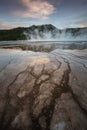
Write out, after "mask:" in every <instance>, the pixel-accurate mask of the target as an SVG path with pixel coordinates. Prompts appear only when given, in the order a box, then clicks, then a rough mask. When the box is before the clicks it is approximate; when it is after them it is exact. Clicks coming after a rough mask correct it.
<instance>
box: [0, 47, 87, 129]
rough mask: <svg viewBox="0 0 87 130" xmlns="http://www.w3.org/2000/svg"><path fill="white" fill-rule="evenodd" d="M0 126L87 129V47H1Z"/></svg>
mask: <svg viewBox="0 0 87 130" xmlns="http://www.w3.org/2000/svg"><path fill="white" fill-rule="evenodd" d="M0 130H87V50H82V51H79V50H73V51H71V50H59V49H56V50H54V51H52V52H50V53H41V52H40V53H39V52H31V51H21V50H11V49H7V50H5V49H0Z"/></svg>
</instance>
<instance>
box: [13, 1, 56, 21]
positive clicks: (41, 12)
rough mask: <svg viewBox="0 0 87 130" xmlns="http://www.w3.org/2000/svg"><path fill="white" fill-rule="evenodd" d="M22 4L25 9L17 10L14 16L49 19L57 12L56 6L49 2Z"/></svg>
mask: <svg viewBox="0 0 87 130" xmlns="http://www.w3.org/2000/svg"><path fill="white" fill-rule="evenodd" d="M21 4H22V6H24V7H25V8H23V9H18V10H15V11H14V14H15V15H18V16H22V17H31V18H40V19H47V18H48V16H49V15H50V14H52V13H54V11H55V8H54V6H53V5H52V4H50V3H49V2H47V1H42V0H21Z"/></svg>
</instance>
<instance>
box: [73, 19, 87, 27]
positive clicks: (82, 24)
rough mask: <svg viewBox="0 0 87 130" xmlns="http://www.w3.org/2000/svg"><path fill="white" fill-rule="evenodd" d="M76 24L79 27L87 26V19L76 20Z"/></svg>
mask: <svg viewBox="0 0 87 130" xmlns="http://www.w3.org/2000/svg"><path fill="white" fill-rule="evenodd" d="M76 24H77V25H78V26H80V27H87V19H86V20H81V21H77V22H76Z"/></svg>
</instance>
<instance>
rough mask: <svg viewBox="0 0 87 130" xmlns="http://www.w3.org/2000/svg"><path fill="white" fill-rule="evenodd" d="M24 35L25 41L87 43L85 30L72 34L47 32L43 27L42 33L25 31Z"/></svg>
mask: <svg viewBox="0 0 87 130" xmlns="http://www.w3.org/2000/svg"><path fill="white" fill-rule="evenodd" d="M24 35H25V36H26V39H27V40H31V41H87V28H86V29H85V28H83V29H81V30H79V31H77V32H76V33H75V34H73V33H72V32H71V31H68V32H67V29H65V30H58V29H54V30H48V28H46V27H45V29H44V30H43V31H40V30H39V29H38V28H37V29H34V30H33V31H29V30H28V31H25V32H24Z"/></svg>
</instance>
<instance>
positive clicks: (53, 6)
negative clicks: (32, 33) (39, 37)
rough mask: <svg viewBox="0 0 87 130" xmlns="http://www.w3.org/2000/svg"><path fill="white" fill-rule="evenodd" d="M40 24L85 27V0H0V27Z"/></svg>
mask: <svg viewBox="0 0 87 130" xmlns="http://www.w3.org/2000/svg"><path fill="white" fill-rule="evenodd" d="M42 24H53V25H54V26H56V27H57V28H59V29H63V28H75V27H87V0H0V29H10V28H16V27H29V26H31V25H42Z"/></svg>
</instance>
